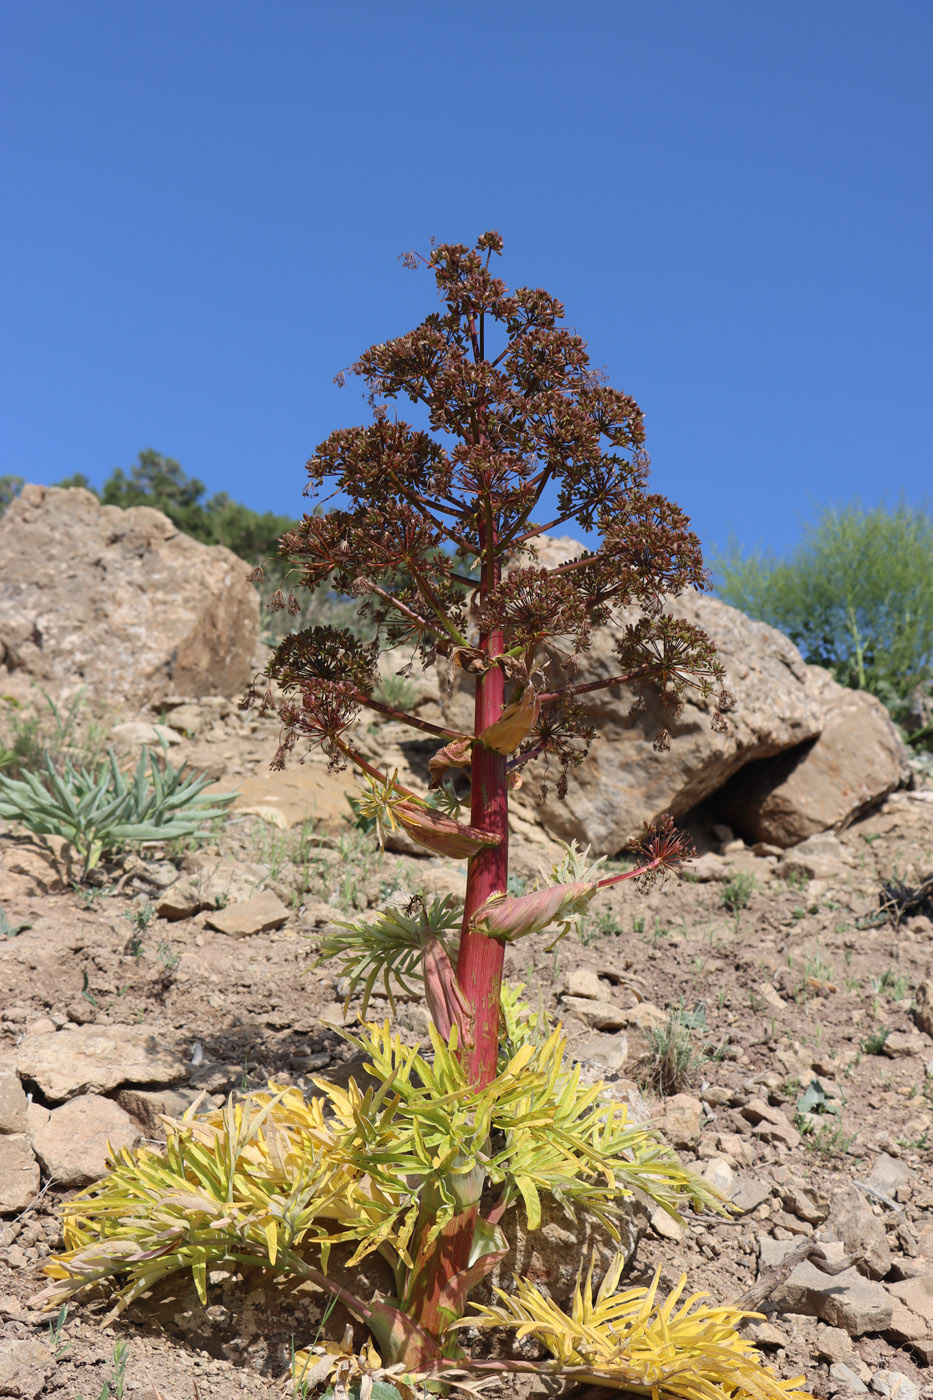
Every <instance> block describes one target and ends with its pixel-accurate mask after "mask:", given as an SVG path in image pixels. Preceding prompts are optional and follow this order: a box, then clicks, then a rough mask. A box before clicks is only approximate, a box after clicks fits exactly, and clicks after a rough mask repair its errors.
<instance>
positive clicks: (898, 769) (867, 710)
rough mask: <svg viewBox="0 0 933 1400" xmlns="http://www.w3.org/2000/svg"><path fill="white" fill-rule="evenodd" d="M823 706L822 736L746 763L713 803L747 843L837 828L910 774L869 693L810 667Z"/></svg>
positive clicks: (785, 842)
mask: <svg viewBox="0 0 933 1400" xmlns="http://www.w3.org/2000/svg"><path fill="white" fill-rule="evenodd" d="M807 671H808V672H809V675H810V688H811V689H812V691H813V693H814V694H815V695H816V696H817V698H818V699H819V701H820V702H821V704H822V706H823V713H824V717H825V718H824V722H823V729H822V732H821V733H820V735H819V737H818V738H817V739H815V740H813V741H811V742H810V743H806V744H802V745H800V746H799V747H798V748H794V749H791V750H789V751H788V752H787V753H782V754H778V755H777V756H776V757H775V758H769V759H766V760H763V761H760V762H758V763H752V764H749V766H748V767H747V768H743V769H742V771H741V772H740V773H738V774H736V776H735V777H734V778H733V779H732V781H731V782H729V783H728V784H727V785H726V788H725V790H724V791H723V792H722V793H720V794H719V796H718V798H717V800H716V810H717V815H719V816H722V817H724V818H725V820H726V821H727V822H729V824H730V825H731V826H732V827H734V828H735V830H736V832H738V833H739V834H740V835H741V836H744V837H745V839H746V840H747V841H768V842H770V843H771V844H772V845H775V846H796V845H797V843H798V842H799V841H805V840H806V839H807V838H808V837H810V836H813V835H815V834H816V833H817V832H819V831H827V830H828V829H830V828H833V829H834V830H836V831H841V830H843V829H844V828H845V827H847V826H848V825H849V824H850V822H852V821H854V820H855V818H856V817H858V816H859V815H860V814H861V813H862V812H864V811H867V810H868V808H870V807H873V806H875V804H876V803H878V802H880V801H882V799H883V798H885V797H887V795H888V793H890V792H893V791H894V789H895V788H896V787H898V786H900V785H901V783H903V782H904V781H905V780H906V779H907V778H908V776H909V772H910V770H909V766H908V763H907V751H906V749H905V747H904V744H903V743H902V741H901V738H900V736H899V734H898V732H897V730H896V729H895V727H894V725H893V723H892V721H891V717H890V715H889V714H888V712H887V710H886V709H885V707H884V705H882V703H881V701H880V700H877V699H876V698H875V696H874V695H869V694H868V692H867V691H864V690H847V689H846V687H845V686H841V685H839V684H838V683H837V682H836V681H835V680H834V679H833V677H832V676H831V675H830V673H829V672H828V671H824V670H823V669H822V668H821V667H819V666H808V667H807Z"/></svg>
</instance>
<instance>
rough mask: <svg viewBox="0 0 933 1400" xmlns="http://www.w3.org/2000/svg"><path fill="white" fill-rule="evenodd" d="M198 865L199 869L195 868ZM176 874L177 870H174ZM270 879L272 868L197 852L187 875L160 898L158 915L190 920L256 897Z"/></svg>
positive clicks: (163, 917) (166, 917) (162, 917)
mask: <svg viewBox="0 0 933 1400" xmlns="http://www.w3.org/2000/svg"><path fill="white" fill-rule="evenodd" d="M195 863H196V864H197V868H195V869H192V868H191V866H192V865H194V864H195ZM173 875H174V871H173ZM268 878H269V868H268V866H265V865H259V864H257V863H255V862H250V861H237V860H233V859H232V858H230V857H227V858H226V859H224V860H217V859H216V858H210V857H208V856H205V855H204V854H203V853H200V852H197V853H195V860H192V861H190V862H189V863H188V869H187V873H186V874H185V875H184V876H182V878H181V879H180V880H179V879H177V878H175V879H173V882H172V884H171V885H170V886H169V887H168V888H167V889H166V890H165V891H164V893H163V894H162V895H160V897H159V899H158V901H157V903H156V913H157V914H158V915H159V917H160V918H161V919H169V920H170V921H174V920H178V919H190V918H192V917H193V915H195V914H198V913H200V912H201V910H202V909H224V908H228V907H229V906H230V905H233V904H242V903H244V902H245V901H247V900H250V899H252V898H253V896H254V895H255V894H256V893H257V891H258V890H260V888H261V887H262V885H263V884H264V883H265V882H266V881H267V880H268Z"/></svg>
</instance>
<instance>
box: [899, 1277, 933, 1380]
mask: <svg viewBox="0 0 933 1400" xmlns="http://www.w3.org/2000/svg"><path fill="white" fill-rule="evenodd" d="M888 1293H889V1294H890V1297H891V1299H892V1303H893V1316H892V1319H891V1324H890V1333H891V1336H892V1337H893V1338H894V1339H895V1340H896V1341H899V1342H905V1343H906V1344H907V1345H908V1346H909V1347H910V1348H911V1349H912V1350H913V1351H914V1352H915V1354H916V1355H917V1356H919V1357H921V1358H922V1360H923V1361H925V1362H926V1363H927V1365H929V1364H930V1363H931V1362H933V1273H929V1274H922V1275H920V1276H919V1277H917V1278H909V1279H903V1280H902V1281H901V1282H900V1283H891V1284H888Z"/></svg>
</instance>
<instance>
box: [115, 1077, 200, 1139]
mask: <svg viewBox="0 0 933 1400" xmlns="http://www.w3.org/2000/svg"><path fill="white" fill-rule="evenodd" d="M199 1096H200V1090H199V1089H193V1088H190V1087H188V1086H185V1085H181V1086H180V1087H179V1088H177V1089H121V1090H120V1092H119V1094H118V1095H117V1103H118V1104H119V1105H120V1107H121V1108H123V1109H125V1110H126V1112H127V1113H128V1114H129V1115H130V1117H131V1118H134V1119H135V1120H136V1122H137V1123H139V1124H140V1125H141V1126H142V1127H143V1129H144V1130H145V1132H146V1134H147V1135H148V1136H150V1137H151V1136H152V1135H154V1134H156V1133H160V1132H161V1131H162V1122H161V1115H162V1114H165V1115H166V1117H168V1118H181V1117H182V1115H183V1114H184V1113H185V1111H186V1110H187V1109H189V1108H190V1107H191V1105H192V1104H193V1103H194V1102H195V1101H196V1099H197V1098H198V1097H199Z"/></svg>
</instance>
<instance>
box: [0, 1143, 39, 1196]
mask: <svg viewBox="0 0 933 1400" xmlns="http://www.w3.org/2000/svg"><path fill="white" fill-rule="evenodd" d="M39 1181H40V1176H39V1163H38V1162H37V1161H36V1159H35V1157H34V1156H33V1153H32V1148H31V1147H30V1146H29V1143H28V1141H27V1140H26V1137H25V1135H24V1134H22V1133H8V1134H5V1135H4V1136H3V1137H0V1215H16V1214H18V1213H19V1211H21V1210H25V1209H26V1207H27V1206H28V1205H29V1202H30V1201H31V1200H32V1198H33V1197H34V1196H35V1194H36V1192H37V1191H38V1190H39Z"/></svg>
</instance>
